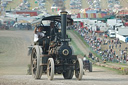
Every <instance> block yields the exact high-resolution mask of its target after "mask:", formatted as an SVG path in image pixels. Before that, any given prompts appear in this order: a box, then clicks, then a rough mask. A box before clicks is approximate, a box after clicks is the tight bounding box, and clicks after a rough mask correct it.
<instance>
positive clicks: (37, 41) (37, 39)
mask: <svg viewBox="0 0 128 85" xmlns="http://www.w3.org/2000/svg"><path fill="white" fill-rule="evenodd" d="M43 29H44V28H43V27H42V26H38V27H37V26H36V27H35V29H34V43H35V44H38V45H42V44H43V39H41V38H43V37H44V36H45V34H44V33H43V32H42V31H43Z"/></svg>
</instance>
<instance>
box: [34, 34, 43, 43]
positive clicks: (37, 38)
mask: <svg viewBox="0 0 128 85" xmlns="http://www.w3.org/2000/svg"><path fill="white" fill-rule="evenodd" d="M44 36H45V34H44V33H43V32H37V33H36V34H34V42H37V41H38V40H39V39H40V38H42V37H44Z"/></svg>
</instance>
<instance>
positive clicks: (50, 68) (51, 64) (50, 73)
mask: <svg viewBox="0 0 128 85" xmlns="http://www.w3.org/2000/svg"><path fill="white" fill-rule="evenodd" d="M47 76H48V79H49V80H53V77H54V60H53V58H49V59H48V64H47Z"/></svg>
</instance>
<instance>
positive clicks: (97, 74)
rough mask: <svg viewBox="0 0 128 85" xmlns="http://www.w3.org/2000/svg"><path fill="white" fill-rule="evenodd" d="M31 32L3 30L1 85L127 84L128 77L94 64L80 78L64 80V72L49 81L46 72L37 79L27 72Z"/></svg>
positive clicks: (0, 54) (0, 43)
mask: <svg viewBox="0 0 128 85" xmlns="http://www.w3.org/2000/svg"><path fill="white" fill-rule="evenodd" d="M32 34H33V33H32V31H0V85H44V84H46V85H78V84H79V85H85V84H86V85H103V84H104V85H128V76H125V75H118V74H116V73H115V72H112V71H109V70H107V69H103V68H99V67H94V68H93V72H92V73H90V72H88V71H87V72H86V73H85V75H84V76H83V80H81V81H77V80H76V78H75V77H73V79H72V80H64V79H63V76H62V75H55V78H54V80H53V81H48V80H47V76H46V75H43V76H42V78H41V80H34V79H33V77H32V76H31V75H25V74H26V73H27V65H28V64H29V63H30V56H27V51H28V48H27V46H29V45H30V44H32V39H33V35H32ZM71 37H72V38H73V39H72V40H74V41H75V42H76V44H77V46H78V47H80V49H81V51H83V50H84V51H86V50H85V49H86V47H84V46H83V43H82V42H81V41H80V40H77V36H76V35H74V34H72V33H71ZM82 49H83V50H82ZM87 52H88V51H87Z"/></svg>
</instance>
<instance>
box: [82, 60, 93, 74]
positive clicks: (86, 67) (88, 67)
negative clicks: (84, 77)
mask: <svg viewBox="0 0 128 85" xmlns="http://www.w3.org/2000/svg"><path fill="white" fill-rule="evenodd" d="M83 65H84V70H89V72H92V63H91V62H90V61H89V60H84V61H83Z"/></svg>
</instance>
